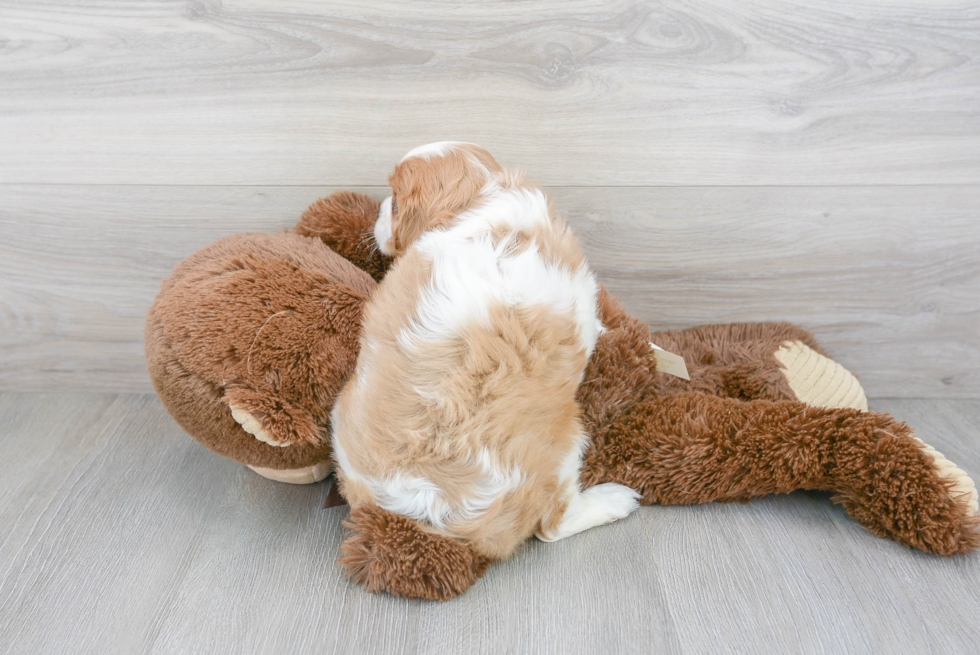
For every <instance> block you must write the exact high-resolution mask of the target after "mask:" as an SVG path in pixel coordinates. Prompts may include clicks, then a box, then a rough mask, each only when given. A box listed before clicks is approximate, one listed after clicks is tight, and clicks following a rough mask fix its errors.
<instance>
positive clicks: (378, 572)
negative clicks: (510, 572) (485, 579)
mask: <svg viewBox="0 0 980 655" xmlns="http://www.w3.org/2000/svg"><path fill="white" fill-rule="evenodd" d="M344 526H345V527H346V528H347V529H348V530H349V532H348V534H347V538H346V539H345V540H344V542H343V544H341V551H342V552H343V556H342V557H341V558H340V563H341V564H343V565H344V566H345V567H347V575H348V576H350V577H351V578H353V579H354V581H355V582H358V583H360V584H362V585H364V586H365V587H366V588H367V590H368V591H374V592H380V591H387V592H389V593H392V594H395V595H396V596H402V597H404V598H425V599H428V600H448V599H450V598H453V597H455V596H458V595H460V594H461V593H463V592H464V591H466V590H467V589H469V588H470V587H471V586H473V583H475V582H476V581H477V580H478V579H479V578H480V577H481V576H482V575H483V574H484V572H485V571H486V570H487V567H488V566H489V565H490V561H491V560H489V559H487V558H486V557H482V556H481V555H478V554H477V553H476V552H474V551H473V550H472V549H470V548H469V547H467V546H466V545H464V544H462V543H460V542H458V541H456V540H454V539H450V538H448V537H444V536H442V535H438V534H432V533H430V532H425V531H424V530H422V528H421V527H420V526H419V524H418V523H416V522H415V521H412V520H411V519H407V518H405V517H403V516H399V515H397V514H393V513H391V512H389V511H387V510H384V509H381V508H380V507H377V506H375V505H365V506H361V507H358V508H356V509H354V510H353V511H351V514H350V519H349V520H348V521H346V522H345V523H344Z"/></svg>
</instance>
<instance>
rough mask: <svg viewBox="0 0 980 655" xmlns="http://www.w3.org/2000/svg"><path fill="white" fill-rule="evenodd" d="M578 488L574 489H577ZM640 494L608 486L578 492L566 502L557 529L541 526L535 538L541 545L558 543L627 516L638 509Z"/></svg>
mask: <svg viewBox="0 0 980 655" xmlns="http://www.w3.org/2000/svg"><path fill="white" fill-rule="evenodd" d="M576 486H577V485H576ZM639 499H640V494H638V493H636V492H635V491H633V490H632V489H630V488H629V487H626V486H623V485H621V484H616V483H615V482H607V483H605V484H598V485H596V486H594V487H589V488H588V489H586V490H585V491H577V490H576V492H575V494H573V495H572V496H571V497H570V498H569V499H568V501H567V503H568V504H567V505H566V507H565V512H564V514H562V516H561V520H560V521H559V522H558V525H557V527H554V528H552V529H550V530H548V529H545V528H544V526H542V529H541V531H540V532H538V533H537V535H536V536H537V538H538V539H540V540H541V541H558V540H559V539H564V538H565V537H571V536H572V535H573V534H578V533H579V532H583V531H585V530H588V529H589V528H594V527H595V526H597V525H605V524H606V523H612V522H613V521H616V520H619V519H621V518H625V517H627V516H629V514H630V513H631V512H632V511H633V510H635V509H636V508H637V507H639Z"/></svg>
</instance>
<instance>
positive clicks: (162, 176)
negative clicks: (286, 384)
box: [0, 0, 980, 186]
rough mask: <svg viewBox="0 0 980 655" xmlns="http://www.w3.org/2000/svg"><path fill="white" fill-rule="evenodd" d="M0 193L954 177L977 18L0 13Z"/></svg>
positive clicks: (861, 8) (306, 6) (973, 173)
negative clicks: (438, 166) (104, 187)
mask: <svg viewBox="0 0 980 655" xmlns="http://www.w3.org/2000/svg"><path fill="white" fill-rule="evenodd" d="M0 43H3V44H4V47H3V48H0V135H2V147H0V182H8V183H12V182H22V183H124V184H194V185H198V184H202V185H215V184H258V185H282V184H286V185H288V184H323V185H338V186H352V185H364V184H367V185H373V184H383V183H384V176H385V173H386V171H387V170H388V168H389V167H390V165H391V164H392V163H393V161H394V160H395V159H397V157H398V155H399V154H401V153H402V152H404V151H406V150H407V149H409V148H410V147H411V146H414V145H417V144H419V143H424V142H426V141H432V140H441V139H446V138H451V139H463V140H470V141H476V142H479V143H482V144H485V145H487V146H489V147H491V148H492V150H493V151H494V152H495V153H498V154H499V155H500V156H501V158H502V160H503V161H507V162H509V163H512V164H519V165H524V166H527V167H528V168H529V169H530V170H531V171H532V173H533V174H534V175H535V176H537V177H539V178H540V179H541V180H542V181H543V182H544V183H546V184H551V185H590V186H602V185H742V184H749V185H812V184H822V185H839V184H847V185H853V184H862V185H866V184H973V183H976V182H977V180H978V179H980V102H978V98H980V3H978V2H976V1H975V0H974V1H963V0H902V1H900V2H881V1H875V0H857V1H851V0H825V1H822V2H816V3H815V2H812V1H810V0H775V1H769V0H766V1H762V0H754V1H753V0H748V1H745V0H667V1H664V2H636V1H635V0H614V1H611V2H610V1H608V0H545V1H541V2H533V3H528V2H461V3H445V2H425V1H413V2H394V1H391V2H371V3H365V2H362V1H361V0H348V1H346V2H319V1H314V0H288V1H282V2H280V1H276V2H273V1H271V0H261V1H260V0H229V1H226V2H215V1H211V0H206V1H201V2H163V1H145V2H127V3H119V2H115V1H113V0H91V1H89V2H72V1H70V0H61V1H55V2H44V3H39V2H36V1H35V0H0Z"/></svg>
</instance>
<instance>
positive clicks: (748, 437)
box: [583, 393, 980, 555]
mask: <svg viewBox="0 0 980 655" xmlns="http://www.w3.org/2000/svg"><path fill="white" fill-rule="evenodd" d="M637 435H642V437H641V438H638V437H637ZM584 468H585V470H586V471H587V472H588V473H587V475H588V479H584V480H583V485H586V484H588V485H591V484H598V483H601V482H610V481H613V482H618V483H620V484H625V485H627V486H629V487H631V488H633V489H636V490H637V491H639V492H640V493H641V494H642V495H643V502H644V503H647V504H653V503H658V504H691V503H706V502H712V501H745V500H748V499H750V498H755V497H758V496H763V495H766V494H771V493H789V492H792V491H795V490H797V489H820V490H825V491H830V492H833V493H834V494H835V495H834V497H833V499H834V501H835V502H837V503H840V504H841V505H843V506H844V508H845V509H846V510H847V511H848V513H850V514H851V516H853V517H854V518H855V519H857V520H858V521H860V522H861V524H862V525H864V526H865V527H866V528H868V529H869V530H870V531H871V532H873V533H875V534H877V535H879V536H882V537H888V538H891V539H895V540H897V541H900V542H902V543H904V544H907V545H909V546H913V547H915V548H920V549H922V550H925V551H928V552H932V553H938V554H942V555H951V554H954V553H962V552H967V551H971V550H975V549H976V548H977V547H978V546H980V530H978V528H980V519H978V516H977V496H976V487H975V485H974V484H973V481H972V480H970V478H969V477H968V476H967V475H966V474H965V473H963V471H961V470H959V469H958V468H956V467H954V466H953V465H952V464H950V463H949V462H948V461H947V460H946V459H945V458H943V457H942V456H941V455H939V454H938V453H937V452H936V451H934V450H933V449H931V448H929V447H928V446H926V445H925V444H923V443H922V442H921V441H920V440H918V439H917V438H915V436H914V434H913V432H912V430H911V428H909V426H908V425H906V424H905V423H901V422H899V421H896V420H895V419H893V418H892V417H890V416H888V415H886V414H878V413H874V412H861V411H858V410H854V409H823V408H817V407H807V406H805V405H803V404H802V403H798V402H793V401H782V402H771V401H764V400H757V401H750V402H745V401H736V400H731V399H727V398H717V397H711V396H706V395H704V394H698V393H682V394H677V395H673V396H668V397H659V398H658V397H650V398H647V399H646V400H645V401H644V402H642V403H640V404H639V405H637V406H636V407H634V409H633V410H632V411H630V412H629V413H628V414H627V415H625V416H623V417H621V418H620V419H619V420H616V421H614V422H613V423H610V424H609V425H607V426H606V427H604V428H602V429H601V430H599V431H598V432H596V433H595V434H594V435H593V447H592V448H591V449H590V450H589V451H588V452H587V453H586V463H585V467H584Z"/></svg>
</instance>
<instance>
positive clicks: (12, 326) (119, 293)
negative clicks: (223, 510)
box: [0, 185, 980, 397]
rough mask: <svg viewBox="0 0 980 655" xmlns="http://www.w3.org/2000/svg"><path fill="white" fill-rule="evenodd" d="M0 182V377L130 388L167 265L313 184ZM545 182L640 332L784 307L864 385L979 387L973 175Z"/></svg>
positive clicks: (274, 221) (305, 200) (143, 387)
mask: <svg viewBox="0 0 980 655" xmlns="http://www.w3.org/2000/svg"><path fill="white" fill-rule="evenodd" d="M361 190H364V191H368V192H370V193H372V194H374V195H376V196H381V195H383V193H384V190H383V189H379V188H362V189H361ZM0 191H2V193H3V196H4V199H5V202H4V203H3V205H0V237H2V238H0V389H10V390H19V389H37V390H44V389H62V390H109V391H149V390H151V387H150V384H149V379H148V377H147V375H146V371H145V365H144V358H143V336H142V334H143V332H142V331H143V319H144V316H145V313H146V310H147V308H149V306H150V303H151V302H152V300H153V298H154V296H155V295H156V292H157V290H158V289H159V285H160V281H161V280H162V279H163V278H164V277H165V276H166V275H168V274H169V272H170V270H171V268H172V267H173V266H174V265H175V264H176V263H177V262H179V261H180V260H181V259H183V258H184V257H186V256H187V255H189V254H190V253H191V252H193V251H194V250H196V249H197V248H200V247H201V246H204V245H206V244H208V243H210V242H212V241H214V240H216V239H218V238H220V237H221V236H224V235H226V234H232V233H235V232H246V231H249V230H253V231H274V230H276V229H282V228H286V227H290V226H291V225H293V224H295V221H296V219H297V218H298V216H299V215H300V213H301V212H302V210H303V209H304V208H305V207H306V206H307V204H309V203H310V202H312V201H313V200H314V199H315V198H317V197H318V196H321V195H324V194H326V193H328V192H329V191H330V189H329V188H324V187H145V186H108V187H100V186H96V187H91V186H84V185H82V186H71V185H69V186H57V185H7V186H3V187H0ZM549 191H550V192H551V193H552V194H553V195H554V197H555V201H556V205H557V207H558V208H559V209H560V210H561V211H562V212H563V213H564V214H566V215H567V217H568V219H569V221H570V223H571V224H572V226H573V227H574V229H575V230H576V231H577V233H578V234H579V236H580V239H581V241H582V243H583V246H584V248H585V250H586V253H587V255H588V256H589V258H590V259H591V260H592V262H593V264H594V266H595V269H596V271H597V273H598V275H599V277H600V279H602V280H604V281H605V282H606V283H607V284H608V285H609V286H610V288H611V289H612V290H613V291H614V292H616V293H617V294H619V295H620V297H621V298H622V300H623V301H624V303H625V304H626V306H627V307H628V308H629V309H630V310H631V311H633V312H634V313H636V314H637V315H638V316H640V317H642V318H643V319H645V320H647V321H648V322H650V323H651V325H653V326H655V327H656V328H658V329H668V328H683V327H689V326H692V325H699V324H705V323H724V322H733V321H762V320H789V321H794V322H797V323H799V324H801V325H803V326H804V327H806V328H808V329H810V330H811V331H813V332H814V333H816V334H817V336H818V337H819V338H820V339H821V340H822V342H823V343H824V345H825V346H827V347H828V348H829V349H830V351H831V353H832V354H833V355H835V356H836V357H837V358H838V359H839V360H840V361H841V362H842V363H843V364H844V365H845V366H847V367H848V368H850V369H851V370H853V371H854V372H855V373H857V374H858V375H859V376H860V377H861V379H862V382H863V384H864V385H865V387H866V390H867V392H868V393H869V395H871V396H906V397H976V396H977V395H980V373H978V371H980V223H978V219H977V217H978V215H980V195H978V193H977V190H976V189H974V188H973V187H942V188H927V187H926V188H923V187H914V188H888V187H885V188H881V187H871V188H867V187H861V188H849V187H843V188H838V187H820V188H696V189H684V188H662V187H661V188H647V189H637V188H590V189H580V188H568V187H557V188H551V189H549Z"/></svg>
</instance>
